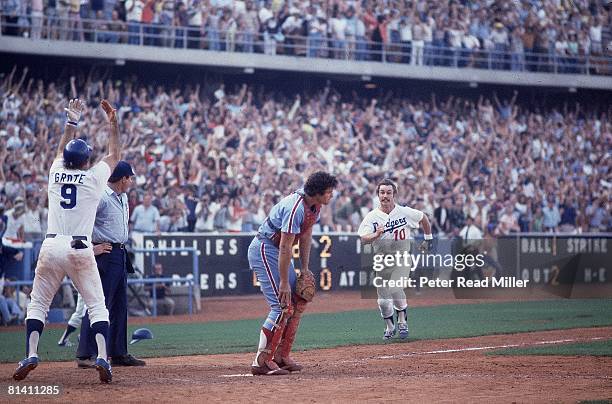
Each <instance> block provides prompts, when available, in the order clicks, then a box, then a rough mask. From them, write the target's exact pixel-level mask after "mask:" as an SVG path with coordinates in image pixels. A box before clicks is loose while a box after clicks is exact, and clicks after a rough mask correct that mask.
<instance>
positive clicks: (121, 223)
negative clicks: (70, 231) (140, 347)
mask: <svg viewBox="0 0 612 404" xmlns="http://www.w3.org/2000/svg"><path fill="white" fill-rule="evenodd" d="M133 177H134V171H133V170H132V167H131V166H130V164H129V163H127V162H125V161H119V162H118V163H117V166H116V167H115V170H114V171H113V173H112V174H111V176H110V178H109V179H108V186H107V187H106V192H104V193H103V194H102V199H101V200H100V204H99V205H98V210H97V212H96V221H95V224H94V229H93V234H92V240H93V244H94V253H95V254H96V262H97V264H98V271H99V272H100V279H101V280H102V288H103V289H104V298H105V301H106V308H107V309H108V312H109V317H110V328H109V333H108V339H107V349H108V356H110V357H111V365H112V366H144V365H145V362H144V361H142V360H139V359H136V358H134V357H133V356H132V355H130V354H128V351H127V273H128V272H133V269H132V265H131V263H130V261H129V258H128V254H127V251H126V250H125V244H126V243H127V242H128V223H129V207H128V200H127V195H126V192H127V190H128V189H129V188H130V185H131V184H132V178H133ZM95 348H96V343H95V341H94V340H93V335H92V333H91V329H90V324H89V315H88V314H85V316H84V317H83V323H82V324H81V338H80V340H79V348H78V349H77V359H78V360H77V363H78V365H79V367H89V361H90V358H91V357H92V356H95V352H96V350H95Z"/></svg>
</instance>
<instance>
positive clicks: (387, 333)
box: [383, 328, 395, 340]
mask: <svg viewBox="0 0 612 404" xmlns="http://www.w3.org/2000/svg"><path fill="white" fill-rule="evenodd" d="M394 335H395V328H394V329H392V330H385V333H384V335H383V339H384V340H388V339H391V338H393V336H394Z"/></svg>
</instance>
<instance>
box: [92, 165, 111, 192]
mask: <svg viewBox="0 0 612 404" xmlns="http://www.w3.org/2000/svg"><path fill="white" fill-rule="evenodd" d="M90 171H91V172H92V174H93V178H94V180H95V181H96V182H97V183H98V187H99V188H98V189H99V190H100V191H102V190H104V189H106V183H107V182H108V179H109V178H110V176H111V168H110V166H109V165H108V163H107V162H106V161H104V160H101V161H99V162H98V163H97V164H96V165H95V166H93V167H91V169H90Z"/></svg>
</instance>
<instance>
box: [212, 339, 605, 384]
mask: <svg viewBox="0 0 612 404" xmlns="http://www.w3.org/2000/svg"><path fill="white" fill-rule="evenodd" d="M601 339H604V338H603V337H591V338H586V339H577V338H571V339H557V340H549V341H536V342H524V343H522V344H505V345H491V346H476V347H467V348H455V349H441V350H437V351H425V352H407V353H403V354H398V355H383V356H375V357H371V358H363V359H358V360H356V361H355V360H345V361H341V362H342V363H349V362H350V363H353V362H364V361H367V360H368V359H399V358H405V357H408V356H415V355H436V354H444V353H457V352H469V351H484V350H490V349H504V348H519V347H525V346H530V345H531V346H533V345H553V344H565V343H569V342H578V341H596V340H601ZM252 376H253V375H252V374H249V373H238V374H234V375H220V376H219V377H252Z"/></svg>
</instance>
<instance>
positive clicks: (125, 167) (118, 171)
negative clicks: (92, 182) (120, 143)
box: [108, 160, 136, 182]
mask: <svg viewBox="0 0 612 404" xmlns="http://www.w3.org/2000/svg"><path fill="white" fill-rule="evenodd" d="M134 175H136V174H134V170H132V166H131V165H130V163H128V162H127V161H123V160H121V161H119V162H118V163H117V166H115V169H114V170H113V173H112V174H111V176H110V178H109V179H108V181H109V182H117V181H119V180H120V179H121V178H123V177H132V176H134Z"/></svg>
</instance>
